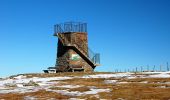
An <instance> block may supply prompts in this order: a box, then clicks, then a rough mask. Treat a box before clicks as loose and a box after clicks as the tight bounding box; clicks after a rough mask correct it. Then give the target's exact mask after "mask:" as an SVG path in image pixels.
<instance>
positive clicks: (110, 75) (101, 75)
mask: <svg viewBox="0 0 170 100" xmlns="http://www.w3.org/2000/svg"><path fill="white" fill-rule="evenodd" d="M130 75H131V73H115V74H98V75H86V76H83V77H82V78H121V77H128V76H130Z"/></svg>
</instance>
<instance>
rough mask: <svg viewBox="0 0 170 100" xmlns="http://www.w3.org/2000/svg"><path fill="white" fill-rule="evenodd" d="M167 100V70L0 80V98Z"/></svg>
mask: <svg viewBox="0 0 170 100" xmlns="http://www.w3.org/2000/svg"><path fill="white" fill-rule="evenodd" d="M58 99H66V100H68V99H69V100H77V99H83V100H84V99H87V100H99V99H105V100H114V99H115V100H142V99H143V100H168V99H169V100H170V72H139V73H129V72H127V73H97V72H96V73H57V74H23V75H16V76H11V77H7V78H1V79H0V100H58Z"/></svg>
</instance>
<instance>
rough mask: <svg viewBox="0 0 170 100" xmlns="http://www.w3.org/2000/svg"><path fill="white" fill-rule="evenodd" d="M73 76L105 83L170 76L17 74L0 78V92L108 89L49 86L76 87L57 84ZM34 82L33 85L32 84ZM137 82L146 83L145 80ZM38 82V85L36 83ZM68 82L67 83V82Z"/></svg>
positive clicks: (145, 73) (94, 91)
mask: <svg viewBox="0 0 170 100" xmlns="http://www.w3.org/2000/svg"><path fill="white" fill-rule="evenodd" d="M73 78H105V80H104V83H106V84H125V83H128V82H124V81H123V82H118V80H112V79H109V78H126V79H133V78H170V72H142V73H141V74H137V75H135V74H134V73H111V74H97V75H85V76H74V77H46V78H40V77H33V78H27V77H26V76H24V75H19V76H16V77H14V78H13V79H11V78H4V79H2V80H0V93H14V92H17V93H25V92H35V91H38V90H41V89H46V90H48V91H54V92H57V93H61V94H63V95H73V96H80V95H86V94H97V93H98V92H109V91H110V90H109V89H98V88H97V87H94V86H91V87H88V86H87V87H88V88H90V91H86V92H79V91H68V90H51V89H50V88H51V87H62V88H66V89H67V88H68V89H70V88H78V87H81V86H82V85H60V86H59V85H57V84H58V83H60V80H68V79H73ZM29 82H33V86H32V85H31V86H27V85H25V84H28V83H29ZM34 83H35V85H34ZM139 83H148V82H147V81H143V82H139ZM36 84H38V85H36ZM68 84H69V83H68ZM165 84H170V82H165Z"/></svg>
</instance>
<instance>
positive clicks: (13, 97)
mask: <svg viewBox="0 0 170 100" xmlns="http://www.w3.org/2000/svg"><path fill="white" fill-rule="evenodd" d="M25 96H30V97H35V98H36V99H38V100H39V99H41V100H47V99H50V98H57V99H68V98H70V97H69V96H63V95H61V94H59V93H54V92H49V91H45V90H40V91H37V92H31V93H23V94H17V93H8V94H0V99H5V100H24V98H25Z"/></svg>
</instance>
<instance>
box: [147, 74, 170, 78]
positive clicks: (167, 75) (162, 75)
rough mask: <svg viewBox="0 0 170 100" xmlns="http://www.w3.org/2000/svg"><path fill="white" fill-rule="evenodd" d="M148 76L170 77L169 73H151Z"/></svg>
mask: <svg viewBox="0 0 170 100" xmlns="http://www.w3.org/2000/svg"><path fill="white" fill-rule="evenodd" d="M148 78H170V74H169V73H159V74H154V75H149V76H148Z"/></svg>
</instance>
